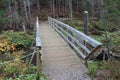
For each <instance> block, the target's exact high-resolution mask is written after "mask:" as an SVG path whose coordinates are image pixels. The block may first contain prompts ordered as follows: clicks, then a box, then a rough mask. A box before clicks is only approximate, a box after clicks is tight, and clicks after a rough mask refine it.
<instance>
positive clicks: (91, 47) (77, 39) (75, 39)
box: [48, 17, 102, 60]
mask: <svg viewBox="0 0 120 80" xmlns="http://www.w3.org/2000/svg"><path fill="white" fill-rule="evenodd" d="M48 22H49V23H50V24H51V25H52V27H53V28H54V29H55V30H56V31H57V32H58V33H59V34H60V35H61V36H62V37H63V38H64V39H65V41H67V43H68V44H69V45H70V46H71V47H72V48H73V49H75V50H76V51H77V52H78V53H79V54H80V56H81V57H82V58H83V59H85V60H86V59H88V58H89V57H90V55H92V54H93V53H94V52H95V51H97V50H98V49H99V48H100V47H101V45H102V44H101V43H100V42H98V41H96V40H94V39H92V38H91V37H89V36H87V35H85V34H83V33H82V32H80V31H78V30H76V29H74V28H72V27H71V26H69V25H67V24H65V23H63V22H60V21H58V20H56V19H53V18H51V17H49V18H48Z"/></svg>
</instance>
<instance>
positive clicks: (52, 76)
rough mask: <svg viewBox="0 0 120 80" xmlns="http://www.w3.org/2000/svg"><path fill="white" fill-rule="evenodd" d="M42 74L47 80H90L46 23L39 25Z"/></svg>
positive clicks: (66, 46)
mask: <svg viewBox="0 0 120 80" xmlns="http://www.w3.org/2000/svg"><path fill="white" fill-rule="evenodd" d="M40 31H41V39H42V50H43V54H42V65H43V72H44V73H45V74H46V77H47V78H48V80H91V79H90V77H89V76H88V75H87V69H86V68H85V66H84V64H83V63H82V60H80V59H79V58H78V57H77V56H76V55H75V53H74V52H73V51H72V50H71V49H70V48H69V46H68V45H67V44H66V43H65V42H64V41H63V39H62V38H61V37H60V36H59V35H58V34H57V33H56V32H55V31H54V30H53V28H52V27H50V25H49V24H48V23H47V22H41V23H40Z"/></svg>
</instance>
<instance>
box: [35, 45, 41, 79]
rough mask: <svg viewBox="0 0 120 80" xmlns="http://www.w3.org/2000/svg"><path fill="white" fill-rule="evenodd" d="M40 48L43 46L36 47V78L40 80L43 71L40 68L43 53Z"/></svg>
mask: <svg viewBox="0 0 120 80" xmlns="http://www.w3.org/2000/svg"><path fill="white" fill-rule="evenodd" d="M40 49H41V47H36V51H37V53H36V64H37V77H36V80H40V72H41V69H40V66H41V63H40V62H41V54H40Z"/></svg>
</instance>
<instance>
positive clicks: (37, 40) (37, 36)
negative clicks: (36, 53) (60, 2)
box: [36, 17, 42, 47]
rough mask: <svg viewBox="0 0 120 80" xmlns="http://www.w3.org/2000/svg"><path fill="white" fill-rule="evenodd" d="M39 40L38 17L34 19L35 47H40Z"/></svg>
mask: <svg viewBox="0 0 120 80" xmlns="http://www.w3.org/2000/svg"><path fill="white" fill-rule="evenodd" d="M41 46H42V45H41V39H40V25H39V20H38V17H37V18H36V47H41Z"/></svg>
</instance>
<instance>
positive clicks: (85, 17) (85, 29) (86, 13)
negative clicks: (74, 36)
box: [84, 11, 88, 35]
mask: <svg viewBox="0 0 120 80" xmlns="http://www.w3.org/2000/svg"><path fill="white" fill-rule="evenodd" d="M84 33H85V34H86V35H88V11H84Z"/></svg>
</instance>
